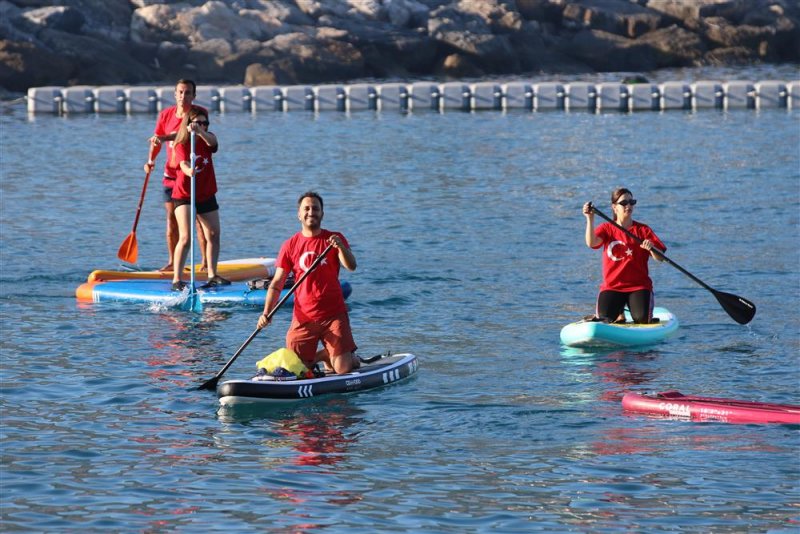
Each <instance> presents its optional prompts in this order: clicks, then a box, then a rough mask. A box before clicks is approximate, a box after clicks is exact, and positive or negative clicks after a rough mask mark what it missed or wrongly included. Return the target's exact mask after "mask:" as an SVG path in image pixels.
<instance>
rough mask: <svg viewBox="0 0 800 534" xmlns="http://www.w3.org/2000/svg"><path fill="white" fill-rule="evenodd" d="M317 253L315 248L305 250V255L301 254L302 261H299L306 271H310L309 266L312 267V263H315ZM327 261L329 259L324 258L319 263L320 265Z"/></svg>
mask: <svg viewBox="0 0 800 534" xmlns="http://www.w3.org/2000/svg"><path fill="white" fill-rule="evenodd" d="M316 255H317V253H316V252H314V251H313V250H307V251H306V252H303V255H302V256H300V261H299V262H298V263H299V264H300V268H301V269H303V270H304V271H308V269H309V267H311V264H312V263H314V256H316ZM327 262H328V259H327V258H324V259H323V260H322V261H321V262H319V263H320V265H325V264H326V263H327Z"/></svg>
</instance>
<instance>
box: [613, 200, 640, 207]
mask: <svg viewBox="0 0 800 534" xmlns="http://www.w3.org/2000/svg"><path fill="white" fill-rule="evenodd" d="M617 204H619V205H620V206H622V207H623V208H624V207H625V206H627V205H628V204H630V205H631V206H635V205H636V199H635V198H632V199H630V200H622V201H620V202H617Z"/></svg>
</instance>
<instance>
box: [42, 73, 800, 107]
mask: <svg viewBox="0 0 800 534" xmlns="http://www.w3.org/2000/svg"><path fill="white" fill-rule="evenodd" d="M174 90H175V89H174V87H173V86H167V87H123V86H105V87H90V86H86V85H79V86H77V85H76V86H72V87H32V88H30V89H28V95H27V102H28V111H29V112H30V113H51V114H65V115H68V114H74V113H126V114H134V113H157V112H158V111H160V110H161V109H162V108H164V107H168V106H171V105H172V104H173V103H174V98H173V92H174ZM195 103H196V104H198V105H201V106H204V107H205V108H207V109H208V110H209V111H214V112H222V113H229V112H230V113H234V112H235V113H240V112H247V113H251V112H252V113H262V112H265V113H266V112H275V111H280V112H292V111H312V112H328V111H338V112H350V111H369V110H376V111H399V112H406V111H413V112H418V111H434V112H448V111H467V112H469V111H478V110H496V111H503V110H515V109H516V110H524V111H548V110H562V111H590V112H607V111H610V112H629V111H662V110H675V109H677V110H699V109H725V110H729V109H768V108H787V109H793V108H798V107H800V80H797V81H790V82H785V81H779V80H766V81H759V82H752V81H745V80H735V81H728V82H721V81H714V80H702V81H697V82H694V83H688V82H681V81H668V82H663V83H660V84H656V83H638V84H624V83H615V82H602V83H596V84H595V83H588V82H570V83H560V82H540V83H527V82H524V81H515V82H508V83H501V82H478V83H474V84H467V83H463V82H447V83H442V84H437V83H434V82H413V83H408V84H406V83H384V84H366V83H358V84H353V85H290V86H283V87H279V86H259V87H245V86H241V85H237V86H226V87H215V86H209V85H199V86H197V96H196V97H195Z"/></svg>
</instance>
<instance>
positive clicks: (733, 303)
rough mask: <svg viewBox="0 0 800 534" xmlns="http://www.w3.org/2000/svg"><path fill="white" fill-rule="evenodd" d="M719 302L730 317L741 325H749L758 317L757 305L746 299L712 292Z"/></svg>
mask: <svg viewBox="0 0 800 534" xmlns="http://www.w3.org/2000/svg"><path fill="white" fill-rule="evenodd" d="M712 292H713V293H714V296H715V297H717V301H718V302H719V303H720V306H722V309H724V310H725V311H726V312H728V315H730V316H731V318H732V319H733V320H734V321H736V322H737V323H739V324H747V323H749V322H750V321H752V320H753V317H755V315H756V305H755V304H753V303H752V302H750V301H749V300H747V299H746V298H743V297H740V296H738V295H732V294H731V293H725V292H723V291H717V290H715V289H714V290H712Z"/></svg>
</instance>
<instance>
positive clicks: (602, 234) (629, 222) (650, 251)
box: [583, 187, 667, 324]
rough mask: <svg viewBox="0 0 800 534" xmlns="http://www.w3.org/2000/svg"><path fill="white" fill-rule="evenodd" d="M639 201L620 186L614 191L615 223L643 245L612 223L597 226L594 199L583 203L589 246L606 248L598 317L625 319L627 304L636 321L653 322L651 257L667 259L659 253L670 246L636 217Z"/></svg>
mask: <svg viewBox="0 0 800 534" xmlns="http://www.w3.org/2000/svg"><path fill="white" fill-rule="evenodd" d="M635 205H636V200H634V198H633V193H631V192H630V190H628V189H625V188H624V187H621V188H619V189H616V190H614V192H613V193H611V209H612V210H613V213H614V222H616V223H617V224H619V225H620V226H622V227H623V228H625V229H626V230H628V232H630V233H631V234H633V235H635V236H636V237H638V238H639V239H640V240H641V244H640V243H639V242H637V241H636V240H634V239H633V238H632V237H630V236H629V235H627V234H626V233H625V232H623V231H622V230H620V229H619V228H617V227H616V226H614V225H613V224H611V223H609V222H604V223H603V224H601V225H600V226H598V227H597V228H595V227H594V212H593V211H592V204H591V202H587V203H586V204H584V205H583V214H584V216H585V217H586V245H587V246H589V247H591V248H600V247H603V250H604V252H605V254H603V283H602V284H600V293H599V295H598V296H597V309H596V311H595V318H597V319H600V320H605V319H608V320H616V321H618V322H619V321H622V322H624V315H623V313H622V311H623V309H624V308H625V305H626V304H627V305H628V309H629V310H630V312H631V317H632V318H633V321H634V322H636V323H645V324H646V323H650V322H651V321H652V317H653V304H654V300H655V299H654V297H653V281H652V280H650V275H649V273H648V270H647V261H648V260H649V259H650V257H651V256H652V257H653V258H654V259H656V260H658V261H664V259H663V257H662V256H661V255H660V254H659V253H658V251H659V250H660V251H661V252H665V251H666V250H667V247H666V246H665V245H664V243H662V242H661V240H660V239H659V238H658V236H657V235H656V234H655V232H653V230H652V229H651V228H650V227H649V226H647V225H646V224H642V223H640V222H637V221H634V220H633V207H634V206H635Z"/></svg>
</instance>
